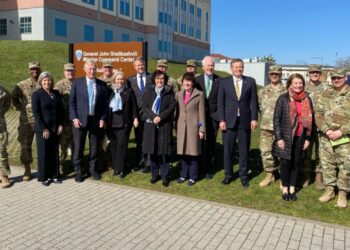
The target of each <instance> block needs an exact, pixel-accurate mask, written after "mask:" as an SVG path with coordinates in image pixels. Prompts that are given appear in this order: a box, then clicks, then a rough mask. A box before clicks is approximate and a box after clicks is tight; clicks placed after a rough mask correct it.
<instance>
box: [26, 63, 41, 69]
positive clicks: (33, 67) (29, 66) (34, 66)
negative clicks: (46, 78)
mask: <svg viewBox="0 0 350 250" xmlns="http://www.w3.org/2000/svg"><path fill="white" fill-rule="evenodd" d="M28 68H29V69H35V68H39V69H40V63H39V62H29V63H28Z"/></svg>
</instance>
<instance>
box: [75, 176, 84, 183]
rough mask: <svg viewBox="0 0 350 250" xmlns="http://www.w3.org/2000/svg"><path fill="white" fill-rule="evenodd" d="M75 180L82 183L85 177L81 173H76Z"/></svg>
mask: <svg viewBox="0 0 350 250" xmlns="http://www.w3.org/2000/svg"><path fill="white" fill-rule="evenodd" d="M74 180H75V182H78V183H80V182H83V177H82V176H81V175H76V176H75V177H74Z"/></svg>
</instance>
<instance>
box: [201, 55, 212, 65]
mask: <svg viewBox="0 0 350 250" xmlns="http://www.w3.org/2000/svg"><path fill="white" fill-rule="evenodd" d="M207 60H211V61H212V62H213V64H214V66H215V61H214V58H213V57H211V56H205V57H204V58H203V59H202V66H204V64H205V62H206V61H207Z"/></svg>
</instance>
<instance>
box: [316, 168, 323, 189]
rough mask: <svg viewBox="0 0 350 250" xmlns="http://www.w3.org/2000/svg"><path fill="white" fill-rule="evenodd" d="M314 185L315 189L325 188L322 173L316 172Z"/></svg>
mask: <svg viewBox="0 0 350 250" xmlns="http://www.w3.org/2000/svg"><path fill="white" fill-rule="evenodd" d="M315 186H316V189H317V190H323V189H325V188H326V187H325V185H324V184H323V178H322V173H320V172H318V173H316V176H315Z"/></svg>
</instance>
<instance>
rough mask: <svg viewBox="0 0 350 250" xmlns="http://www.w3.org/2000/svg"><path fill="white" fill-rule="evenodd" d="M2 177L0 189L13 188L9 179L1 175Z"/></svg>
mask: <svg viewBox="0 0 350 250" xmlns="http://www.w3.org/2000/svg"><path fill="white" fill-rule="evenodd" d="M0 176H1V184H0V187H2V188H8V187H10V186H11V184H10V181H9V177H8V176H7V175H5V174H3V173H0Z"/></svg>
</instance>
